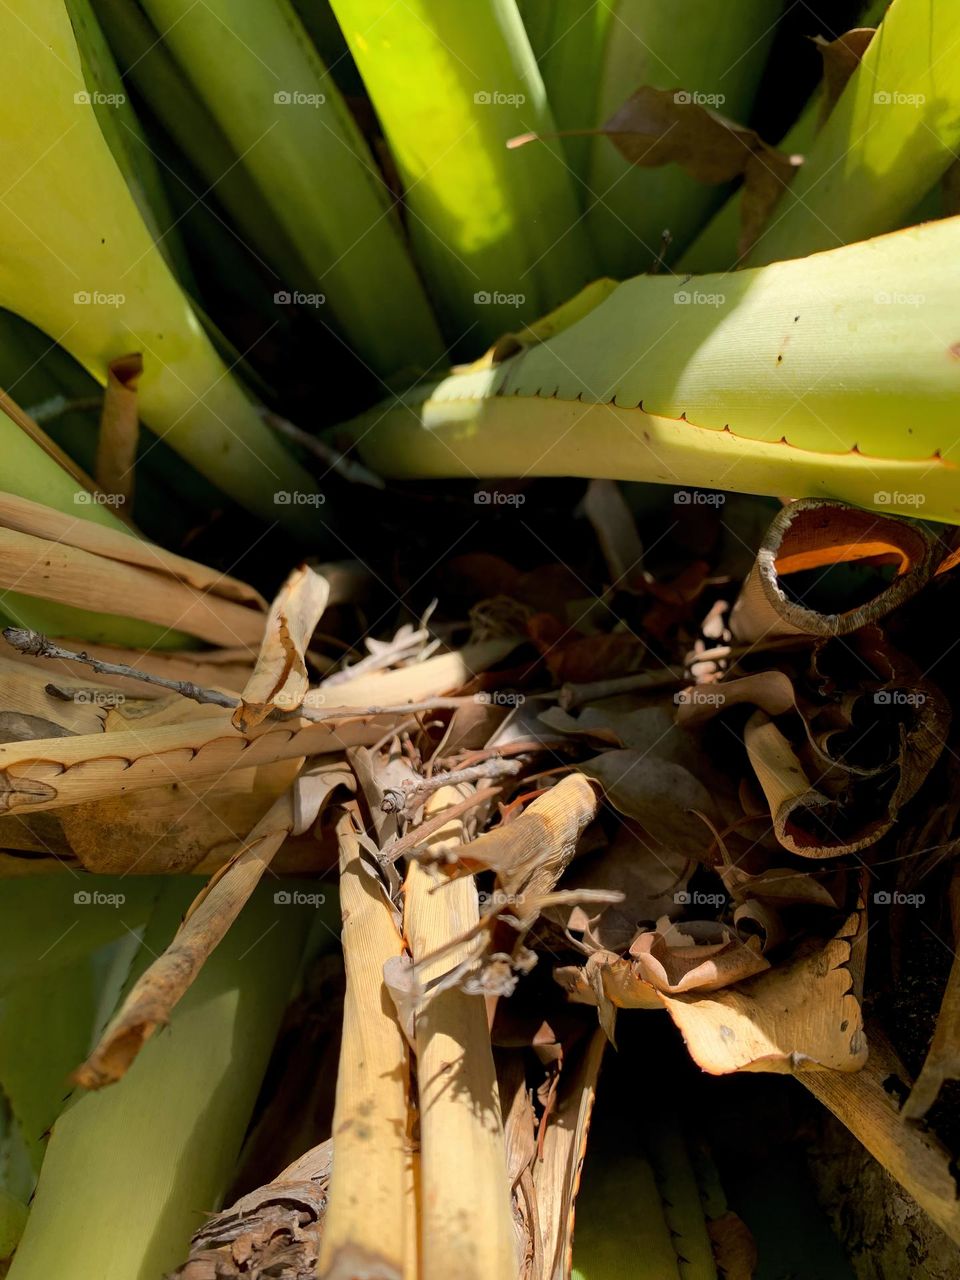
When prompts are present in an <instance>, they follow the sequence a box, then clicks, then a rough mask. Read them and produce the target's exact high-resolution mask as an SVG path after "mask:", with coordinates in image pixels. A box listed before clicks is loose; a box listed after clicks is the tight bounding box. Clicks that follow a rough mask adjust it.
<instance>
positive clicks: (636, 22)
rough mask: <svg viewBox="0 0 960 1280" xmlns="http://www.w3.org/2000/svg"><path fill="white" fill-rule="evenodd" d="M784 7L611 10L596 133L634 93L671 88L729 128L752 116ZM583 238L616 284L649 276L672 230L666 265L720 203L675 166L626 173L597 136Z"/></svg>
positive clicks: (629, 1)
mask: <svg viewBox="0 0 960 1280" xmlns="http://www.w3.org/2000/svg"><path fill="white" fill-rule="evenodd" d="M781 8H782V5H781V4H780V3H779V0H776V3H773V4H771V3H770V0H729V3H727V4H725V5H723V6H718V5H716V4H715V3H713V0H682V3H680V4H678V3H677V0H647V3H644V4H637V3H636V2H635V0H619V2H618V3H616V4H614V5H613V10H614V14H615V20H614V21H613V22H611V23H610V25H609V30H608V35H607V43H606V51H605V55H604V66H603V73H602V78H601V85H600V91H599V95H598V100H597V116H596V119H595V120H593V121H590V122H589V123H590V124H592V125H600V124H602V123H603V122H604V121H605V120H607V119H609V118H610V116H612V115H613V113H614V112H615V111H616V110H617V109H618V108H619V107H621V106H622V105H623V103H624V102H626V100H627V99H628V98H629V97H630V95H631V94H632V93H633V92H634V90H636V89H638V88H639V87H640V86H641V85H652V86H653V87H654V88H656V89H676V90H678V91H680V92H683V93H686V94H689V95H691V97H692V98H693V99H694V100H695V101H697V102H699V103H700V104H701V105H704V106H708V107H713V108H714V109H716V110H718V111H720V112H721V113H722V114H723V115H726V116H729V117H730V118H731V119H733V120H745V119H746V118H747V117H748V116H749V114H750V108H751V106H752V103H753V97H754V93H755V92H756V88H757V85H758V83H759V80H760V76H761V74H762V72H763V68H764V64H765V62H766V57H767V51H768V49H769V47H770V43H771V41H772V39H773V33H774V30H775V28H776V24H777V20H778V19H779V16H780V11H781ZM588 184H589V187H590V199H591V208H590V231H591V234H592V236H593V240H594V243H595V245H596V247H597V253H598V256H599V258H600V264H601V267H602V269H603V270H604V271H606V272H608V273H609V274H610V275H613V276H617V277H618V278H623V277H624V276H630V275H633V274H634V273H635V272H637V271H645V270H647V269H649V268H650V267H651V266H652V265H653V263H654V262H655V261H656V260H657V258H658V257H659V256H660V254H661V251H662V249H663V243H662V236H663V234H664V232H669V235H670V248H669V250H668V252H667V253H666V255H665V256H666V258H667V260H668V261H669V260H670V259H671V258H673V257H675V256H676V255H677V253H678V252H679V251H680V250H682V249H683V248H684V247H685V246H686V245H687V244H689V242H690V240H691V239H692V238H693V236H694V235H695V234H696V232H697V231H698V229H699V228H700V227H701V225H702V224H703V222H704V220H705V219H706V218H707V217H708V216H709V215H710V213H711V212H712V211H713V210H714V209H715V208H716V207H717V206H718V205H719V204H720V203H721V201H722V200H723V197H724V194H725V193H724V189H723V188H720V187H710V186H705V185H704V184H703V183H701V182H697V181H696V179H694V178H691V177H690V176H689V175H688V174H686V173H684V172H683V170H681V169H679V168H678V167H677V166H676V165H664V166H663V167H662V168H658V169H638V168H635V167H633V166H631V165H630V164H629V163H628V161H627V160H625V159H624V157H623V156H622V155H620V153H619V152H618V151H617V149H616V147H615V146H614V145H613V143H612V142H611V141H610V140H609V139H608V138H604V137H598V138H594V139H593V141H592V145H591V164H590V171H589V177H588Z"/></svg>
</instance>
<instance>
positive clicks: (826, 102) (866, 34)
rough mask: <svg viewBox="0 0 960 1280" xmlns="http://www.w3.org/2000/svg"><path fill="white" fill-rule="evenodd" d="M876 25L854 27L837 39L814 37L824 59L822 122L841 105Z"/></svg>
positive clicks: (875, 30) (873, 34) (875, 31)
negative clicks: (841, 100)
mask: <svg viewBox="0 0 960 1280" xmlns="http://www.w3.org/2000/svg"><path fill="white" fill-rule="evenodd" d="M876 33H877V29H876V27H852V28H851V29H850V30H849V31H845V32H844V33H843V35H842V36H838V37H837V39H836V40H825V39H824V38H823V36H814V38H813V43H814V44H815V45H816V46H817V48H818V49H819V50H820V56H821V57H822V58H823V99H822V102H821V105H820V124H821V126H822V125H823V123H824V121H825V120H826V118H827V116H828V115H829V114H830V112H831V111H832V110H833V108H834V107H835V106H836V105H837V102H838V100H839V98H840V95H841V93H843V91H844V89H845V88H846V86H847V81H848V80H849V79H850V77H851V76H852V75H853V73H854V72H855V71H856V69H857V67H859V65H860V59H861V58H862V57H863V55H864V54H865V53H866V51H867V46H868V45H869V44H870V41H871V40H872V39H873V37H874V36H875V35H876Z"/></svg>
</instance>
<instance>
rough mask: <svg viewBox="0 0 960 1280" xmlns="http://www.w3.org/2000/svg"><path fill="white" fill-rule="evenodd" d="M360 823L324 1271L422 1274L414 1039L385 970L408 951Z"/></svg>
mask: <svg viewBox="0 0 960 1280" xmlns="http://www.w3.org/2000/svg"><path fill="white" fill-rule="evenodd" d="M357 835H358V829H357V826H356V824H355V819H354V818H353V816H352V815H351V814H350V813H345V814H344V815H343V817H342V818H341V819H340V821H339V822H338V824H337V836H338V839H339V841H340V909H341V912H342V914H343V933H342V935H341V940H342V943H343V954H344V962H345V964H346V970H347V993H346V1000H345V1004H344V1012H343V1042H342V1047H341V1053H340V1068H339V1071H338V1074H337V1100H336V1108H335V1111H334V1119H333V1142H334V1146H335V1149H336V1159H335V1161H334V1167H333V1174H332V1178H331V1182H330V1192H329V1195H330V1201H329V1207H328V1209H327V1216H326V1220H325V1223H324V1231H323V1240H322V1243H321V1249H320V1258H319V1262H318V1264H317V1275H318V1276H320V1277H321V1278H322V1280H348V1277H350V1276H353V1275H369V1276H370V1277H371V1280H374V1278H376V1280H416V1278H417V1276H418V1275H419V1265H420V1264H419V1253H420V1249H419V1232H418V1225H417V1203H416V1189H415V1188H416V1179H415V1160H416V1156H415V1152H414V1148H413V1141H412V1131H411V1113H410V1090H411V1083H410V1062H409V1056H408V1048H407V1042H406V1040H405V1039H404V1036H403V1032H402V1031H401V1030H400V1025H399V1023H398V1022H397V1018H396V1013H395V1011H394V1009H393V1007H392V1005H391V1004H390V1002H389V997H388V995H387V991H386V987H385V985H384V981H383V966H384V964H385V963H386V962H387V961H388V960H390V959H393V958H396V957H397V956H399V955H400V954H401V953H402V951H403V941H402V939H401V936H400V931H399V929H398V927H397V921H396V918H395V915H394V911H393V908H392V906H391V904H390V902H389V900H388V899H387V897H386V895H385V893H384V891H383V889H382V887H381V885H380V882H379V877H378V876H377V874H376V872H374V871H373V870H372V869H371V868H369V867H368V866H366V865H365V863H364V859H363V852H362V847H361V845H360V843H359V841H358V839H357Z"/></svg>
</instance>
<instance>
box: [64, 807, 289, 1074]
mask: <svg viewBox="0 0 960 1280" xmlns="http://www.w3.org/2000/svg"><path fill="white" fill-rule="evenodd" d="M294 823H295V817H294V798H293V792H292V791H289V792H287V793H286V794H285V795H283V796H281V797H280V799H279V800H277V801H276V802H275V803H274V804H273V805H272V806H271V807H270V809H269V810H268V811H267V813H266V814H265V815H264V817H263V818H261V820H260V821H259V822H258V823H257V825H256V826H255V827H254V829H253V830H252V831H251V833H250V836H249V838H248V840H247V842H246V844H245V845H244V846H243V848H242V849H240V850H239V851H238V852H237V853H236V854H234V856H233V857H232V858H231V859H230V861H229V862H228V863H227V864H226V866H224V867H223V868H222V869H221V870H220V871H218V872H217V873H216V875H214V877H213V878H212V880H211V881H210V882H209V884H207V885H206V886H205V887H204V888H203V890H202V891H201V892H200V894H199V895H198V896H197V897H196V898H195V899H194V901H193V903H192V905H191V907H190V910H189V911H188V913H187V916H186V919H185V920H184V922H183V924H182V925H181V926H180V928H179V929H178V930H177V933H176V934H175V935H174V938H173V941H172V942H171V943H170V945H169V946H168V947H167V949H166V951H164V953H163V955H162V956H160V957H159V959H158V960H156V961H154V963H153V964H152V965H151V966H150V967H149V969H147V971H146V972H145V973H144V974H143V975H142V976H141V977H140V978H139V980H138V981H137V982H136V983H135V984H134V986H133V988H132V990H131V991H130V993H129V995H128V996H127V998H126V1000H124V1002H123V1004H122V1006H121V1008H120V1010H119V1011H118V1013H117V1014H116V1016H115V1017H114V1019H113V1020H112V1021H111V1022H110V1024H109V1026H108V1027H107V1028H106V1030H105V1031H104V1033H103V1035H102V1036H101V1038H100V1042H99V1043H98V1044H97V1046H96V1048H95V1049H94V1051H93V1053H92V1054H91V1055H90V1057H89V1058H88V1059H87V1061H86V1062H85V1063H83V1064H82V1066H80V1067H79V1068H78V1069H77V1072H76V1075H75V1079H76V1081H77V1083H78V1084H80V1085H82V1086H83V1087H84V1088H85V1089H100V1088H102V1087H103V1086H104V1085H107V1084H112V1083H113V1082H114V1081H116V1080H119V1079H121V1078H122V1077H123V1075H124V1074H125V1073H126V1071H127V1069H128V1067H129V1066H130V1064H131V1063H132V1062H133V1060H134V1058H135V1057H136V1056H137V1054H138V1053H139V1052H140V1049H141V1048H142V1047H143V1045H144V1044H145V1043H146V1042H147V1040H149V1038H150V1037H151V1036H152V1035H153V1033H154V1032H155V1031H156V1030H157V1028H158V1027H161V1026H164V1025H165V1024H166V1023H167V1022H168V1021H169V1019H170V1013H171V1011H172V1009H173V1007H174V1005H176V1003H177V1002H178V1001H179V1000H180V999H181V997H182V996H183V994H184V992H186V991H187V989H188V988H189V986H190V984H191V983H192V982H193V980H194V978H196V976H197V974H198V973H199V972H200V969H201V968H202V967H203V963H204V961H205V960H206V959H207V957H208V956H209V955H210V953H211V952H212V951H213V950H214V948H215V947H216V946H217V945H218V944H219V943H220V942H222V941H223V938H224V936H225V935H226V933H227V930H228V929H229V928H230V926H231V925H232V924H233V922H234V920H236V918H237V916H238V915H239V914H240V912H241V910H242V908H243V906H244V904H245V903H246V902H247V900H248V898H249V897H250V894H251V893H252V892H253V890H254V889H255V888H256V885H257V883H258V882H259V880H260V877H261V876H262V875H263V873H264V871H265V870H266V869H267V867H268V866H269V865H270V860H271V859H272V857H273V855H274V854H275V853H276V851H277V850H278V849H279V848H280V845H281V844H282V843H283V841H284V840H285V839H286V838H287V836H288V835H289V834H290V832H291V831H292V830H293V829H294Z"/></svg>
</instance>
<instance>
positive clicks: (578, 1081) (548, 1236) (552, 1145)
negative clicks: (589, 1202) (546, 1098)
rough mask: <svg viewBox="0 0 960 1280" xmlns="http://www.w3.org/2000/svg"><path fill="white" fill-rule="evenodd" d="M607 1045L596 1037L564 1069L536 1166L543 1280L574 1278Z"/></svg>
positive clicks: (600, 1037) (598, 1036)
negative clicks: (579, 1209)
mask: <svg viewBox="0 0 960 1280" xmlns="http://www.w3.org/2000/svg"><path fill="white" fill-rule="evenodd" d="M606 1043H607V1042H606V1037H605V1036H604V1035H603V1033H602V1032H599V1031H598V1032H597V1033H595V1034H594V1035H593V1036H591V1037H590V1040H589V1041H588V1042H587V1044H586V1046H584V1047H583V1048H582V1049H580V1050H579V1051H578V1052H577V1054H576V1056H575V1058H574V1060H573V1061H571V1062H569V1063H566V1064H565V1068H564V1070H563V1072H562V1073H561V1078H560V1086H559V1089H558V1093H557V1100H556V1105H555V1112H554V1115H553V1117H552V1118H551V1120H550V1121H549V1123H548V1125H547V1130H546V1135H545V1138H544V1143H543V1157H542V1159H541V1160H538V1161H537V1163H536V1164H535V1165H534V1173H533V1180H534V1187H535V1190H536V1199H537V1209H538V1217H539V1220H540V1229H541V1233H542V1236H541V1238H542V1255H543V1280H562V1278H563V1277H565V1276H569V1275H570V1270H571V1266H572V1261H573V1257H572V1254H573V1230H574V1210H575V1205H576V1198H577V1193H578V1192H579V1190H580V1174H581V1170H582V1169H583V1160H584V1156H585V1154H586V1147H587V1137H588V1134H589V1129H590V1119H591V1116H592V1113H593V1104H594V1099H595V1097H596V1090H597V1078H598V1076H599V1074H600V1066H601V1063H602V1061H603V1054H604V1051H605V1049H606Z"/></svg>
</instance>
